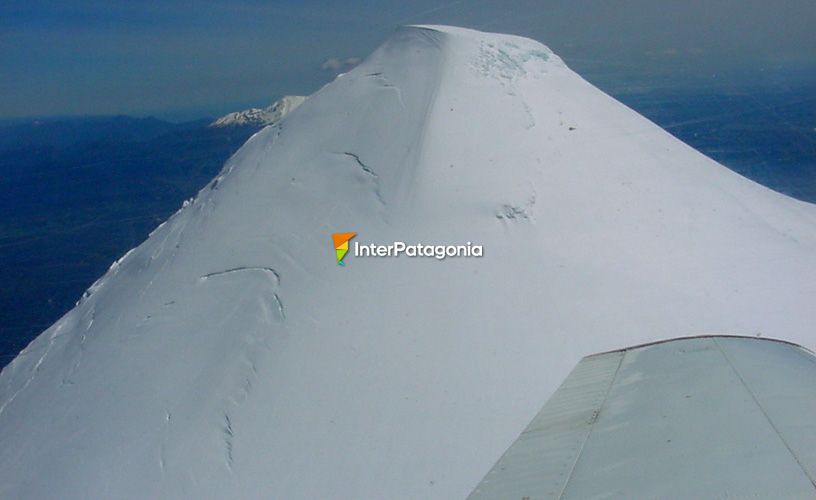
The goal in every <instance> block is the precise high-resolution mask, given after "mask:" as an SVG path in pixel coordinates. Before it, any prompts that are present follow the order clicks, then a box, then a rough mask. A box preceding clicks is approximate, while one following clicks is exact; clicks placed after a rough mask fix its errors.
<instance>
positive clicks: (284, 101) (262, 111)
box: [210, 95, 306, 127]
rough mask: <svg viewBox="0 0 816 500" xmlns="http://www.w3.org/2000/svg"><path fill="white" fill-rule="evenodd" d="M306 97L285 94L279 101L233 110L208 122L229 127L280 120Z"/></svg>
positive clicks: (263, 123)
mask: <svg viewBox="0 0 816 500" xmlns="http://www.w3.org/2000/svg"><path fill="white" fill-rule="evenodd" d="M305 100H306V97H304V96H302V95H287V96H284V97H283V98H281V99H280V100H279V101H275V103H273V104H272V105H271V106H269V107H266V108H249V109H245V110H243V111H235V112H234V113H229V114H226V115H224V116H222V117H221V118H219V119H217V120H215V121H214V122H212V123H210V127H231V126H236V125H259V126H266V125H272V124H273V123H275V122H277V121H279V120H281V119H282V118H283V117H284V116H286V115H288V114H289V113H291V112H292V111H294V109H295V108H297V107H298V106H300V105H301V104H302V103H303V101H305Z"/></svg>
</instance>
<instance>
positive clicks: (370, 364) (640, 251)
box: [0, 26, 816, 499]
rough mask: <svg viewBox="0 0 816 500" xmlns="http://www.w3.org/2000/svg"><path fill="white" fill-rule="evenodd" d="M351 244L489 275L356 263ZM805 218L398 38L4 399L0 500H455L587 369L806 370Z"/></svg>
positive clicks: (698, 162)
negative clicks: (751, 359)
mask: <svg viewBox="0 0 816 500" xmlns="http://www.w3.org/2000/svg"><path fill="white" fill-rule="evenodd" d="M349 231H356V232H358V233H359V235H358V236H357V239H356V240H354V241H359V242H360V243H382V244H386V243H390V242H393V241H395V240H400V241H406V242H409V243H413V242H421V243H427V244H464V243H465V242H467V241H471V242H473V243H476V244H481V245H483V246H484V256H483V257H482V258H452V259H446V260H444V261H437V260H436V259H427V258H414V259H411V258H367V259H362V258H358V259H355V258H354V257H353V256H352V255H349V256H347V257H346V259H345V260H346V266H345V267H341V266H338V265H337V263H336V260H335V251H334V248H333V245H332V241H331V233H334V232H349ZM814 304H816V206H814V205H810V204H807V203H802V202H799V201H796V200H793V199H791V198H788V197H785V196H783V195H781V194H778V193H775V192H773V191H771V190H768V189H766V188H764V187H762V186H760V185H758V184H755V183H753V182H751V181H749V180H746V179H745V178H743V177H740V176H739V175H737V174H735V173H733V172H732V171H730V170H728V169H727V168H725V167H723V166H721V165H719V164H717V163H716V162H714V161H712V160H710V159H709V158H706V157H705V156H703V155H701V154H700V153H698V152H696V151H694V150H693V149H691V148H690V147H688V146H686V145H685V144H683V143H681V142H679V141H678V140H677V139H675V138H673V137H672V136H671V135H669V134H668V133H666V132H665V131H663V130H661V129H660V128H659V127H657V126H656V125H654V124H653V123H651V122H649V121H648V120H646V119H644V118H643V117H641V116H639V115H638V114H637V113H635V112H633V111H632V110H630V109H628V108H627V107H626V106H623V105H622V104H620V103H618V102H616V101H615V100H614V99H612V98H610V97H609V96H607V95H605V94H604V93H602V92H600V91H599V90H598V89H596V88H594V87H593V86H592V85H590V84H589V83H587V82H586V81H584V80H582V79H581V78H580V77H579V76H578V75H576V74H575V73H573V72H572V71H571V70H570V69H569V68H567V67H566V66H565V65H564V64H563V62H562V61H561V60H560V59H559V58H558V57H557V56H556V55H554V54H553V53H552V52H551V51H550V50H549V49H547V48H546V47H544V46H543V45H541V44H539V43H538V42H535V41H532V40H528V39H525V38H519V37H515V36H508V35H497V34H488V33H480V32H476V31H471V30H465V29H459V28H449V27H437V26H417V27H408V28H403V29H400V30H398V31H397V32H396V33H395V34H394V35H393V36H392V37H391V38H390V39H389V40H388V41H386V42H385V43H384V44H383V45H382V46H381V47H380V48H379V49H378V50H377V51H376V52H374V53H373V54H372V55H371V56H370V57H368V59H366V60H365V61H364V62H363V63H362V64H361V65H359V66H358V67H356V68H355V69H354V70H352V71H351V72H349V73H347V74H345V75H343V76H341V77H339V78H337V79H336V80H335V81H334V82H332V83H331V84H329V85H327V86H326V87H324V88H323V89H321V90H320V91H318V92H317V93H316V94H314V95H312V96H310V97H309V98H308V99H307V100H306V102H305V103H304V104H303V105H302V106H300V107H299V108H298V109H297V110H295V111H294V112H292V113H291V114H290V115H288V116H287V117H286V119H284V120H283V121H281V122H279V123H278V124H277V125H275V126H272V127H267V128H265V129H264V130H263V131H261V132H259V133H258V134H256V135H255V136H253V137H252V138H251V139H250V140H249V141H248V142H247V143H246V145H244V147H243V148H241V150H240V151H239V152H238V153H236V154H235V156H234V157H233V158H232V159H231V160H229V162H228V163H227V164H226V166H225V167H224V170H223V172H222V173H221V174H220V175H219V176H218V177H217V178H216V179H215V180H214V181H213V182H212V183H211V184H210V185H208V186H207V187H206V188H205V189H203V190H202V191H201V192H200V193H199V195H198V196H197V197H196V199H194V200H192V201H191V202H189V203H185V206H184V208H183V209H182V210H180V211H179V212H178V213H177V214H175V215H174V216H173V217H171V218H170V219H169V220H168V221H167V222H166V223H165V224H163V225H162V226H160V227H159V228H158V229H157V230H156V231H155V232H154V233H153V234H152V235H151V236H150V238H149V239H148V240H147V241H145V242H144V243H143V244H142V245H140V246H139V247H138V248H136V249H135V250H133V251H131V252H129V253H128V254H127V255H126V256H125V257H123V258H122V259H121V260H120V261H118V262H117V263H116V264H114V265H113V266H112V267H111V269H110V271H109V272H108V273H107V274H106V275H105V276H104V277H103V278H101V279H100V280H99V281H98V282H97V283H96V284H95V285H94V286H93V287H91V289H90V290H89V291H88V293H87V294H86V296H85V297H84V298H83V299H82V300H81V301H80V303H79V304H78V305H77V307H76V308H75V309H73V310H72V311H71V312H69V313H68V314H66V315H65V316H64V317H63V318H62V319H60V320H59V321H58V322H57V323H55V324H54V325H53V326H52V327H51V328H49V329H48V330H46V331H45V332H44V333H42V334H41V335H40V336H39V337H38V338H37V339H36V340H35V341H33V342H32V343H31V345H29V346H28V347H27V348H26V349H25V350H24V351H23V352H22V353H20V355H19V356H18V357H17V358H16V359H15V360H14V361H13V362H12V363H11V364H10V365H9V366H7V367H6V368H5V369H4V370H3V372H2V375H0V498H23V499H28V498H31V499H44V498H61V499H62V498H77V499H80V498H82V499H85V498H139V499H143V498H156V499H158V498H197V499H198V498H276V499H315V498H321V499H322V498H332V499H402V498H405V499H418V498H422V499H437V498H438V499H455V498H464V497H466V496H467V495H468V494H469V493H470V492H471V491H472V490H473V488H474V487H475V486H476V485H477V484H478V483H479V481H480V480H481V478H482V477H483V476H484V475H485V474H486V473H487V471H488V470H490V468H491V467H492V466H493V464H494V463H495V462H496V460H497V459H498V458H499V457H500V456H501V454H502V453H503V452H504V451H505V450H506V449H507V447H508V446H509V445H510V444H511V443H512V442H513V441H514V440H515V439H516V438H517V437H518V435H519V433H520V432H521V431H522V430H523V429H524V428H525V427H526V426H527V424H528V423H529V422H530V420H531V419H532V418H533V416H535V414H536V413H537V412H538V410H539V409H540V408H541V407H542V405H543V404H544V402H545V401H546V400H547V398H548V397H549V396H550V395H551V394H552V393H553V391H554V390H555V389H556V388H557V387H558V386H559V385H560V384H561V382H562V381H563V380H564V378H565V377H566V376H567V374H568V373H569V372H570V370H571V369H572V368H573V367H574V366H575V364H576V363H577V362H578V361H579V360H580V359H581V357H583V356H585V355H588V354H592V353H597V352H601V351H606V350H611V349H617V348H621V347H624V346H628V345H634V344H639V343H644V342H649V341H653V340H658V339H665V338H671V337H677V336H683V335H694V334H701V333H713V332H725V333H730V334H744V335H750V336H754V335H761V336H763V337H774V338H780V339H785V340H788V341H792V342H796V343H798V344H801V345H803V346H805V347H807V348H809V349H815V348H816V329H814V325H816V307H814Z"/></svg>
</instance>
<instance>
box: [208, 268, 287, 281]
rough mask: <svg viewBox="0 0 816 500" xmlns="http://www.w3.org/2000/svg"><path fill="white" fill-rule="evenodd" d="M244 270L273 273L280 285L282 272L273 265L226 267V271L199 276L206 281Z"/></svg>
mask: <svg viewBox="0 0 816 500" xmlns="http://www.w3.org/2000/svg"><path fill="white" fill-rule="evenodd" d="M242 271H262V272H267V273H270V274H272V275H273V276H274V277H275V282H276V283H277V284H278V285H280V281H281V277H280V273H278V271H276V270H275V269H273V268H271V267H262V266H246V267H234V268H232V269H226V270H224V271H216V272H213V273H209V274H205V275H203V276H201V278H199V279H200V280H201V281H206V280H208V279H210V278H214V277H216V276H223V275H225V274H231V273H237V272H242Z"/></svg>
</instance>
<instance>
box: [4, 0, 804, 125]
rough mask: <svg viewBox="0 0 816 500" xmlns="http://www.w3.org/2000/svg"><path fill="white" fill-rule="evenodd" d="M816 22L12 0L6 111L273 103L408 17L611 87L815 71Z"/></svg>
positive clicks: (669, 9) (740, 6)
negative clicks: (534, 44)
mask: <svg viewBox="0 0 816 500" xmlns="http://www.w3.org/2000/svg"><path fill="white" fill-rule="evenodd" d="M814 18H816V2H813V1H812V0H788V1H785V2H767V1H765V0H761V1H760V0H721V1H719V2H710V1H702V0H692V1H688V0H685V1H680V0H663V1H659V2H656V1H654V0H629V1H627V2H598V1H589V0H574V1H571V2H559V1H540V0H539V1H534V0H504V1H501V0H472V1H454V2H432V1H424V0H418V1H416V2H410V3H406V2H395V1H393V0H381V1H378V2H342V1H331V0H322V1H319V2H318V1H301V2H293V1H282V2H274V3H269V2H262V1H260V0H235V1H230V2H228V1H226V0H203V1H200V2H196V4H195V6H191V5H190V2H186V1H179V0H166V1H164V2H161V3H150V4H147V3H142V2H128V1H124V0H109V1H101V0H76V1H72V2H60V1H57V0H26V1H22V0H6V1H5V2H3V3H2V5H0V67H2V68H3V70H2V71H1V72H0V117H14V116H32V115H55V114H102V113H107V114H109V113H132V114H147V113H159V114H162V113H163V114H167V113H170V112H171V111H173V112H181V111H183V112H185V113H189V114H191V115H193V114H195V113H198V114H202V113H205V112H206V113H210V114H218V113H221V112H225V111H229V110H232V109H236V108H238V107H241V106H244V107H246V106H249V105H261V104H266V103H269V102H271V101H272V100H273V99H274V98H275V97H277V96H280V95H283V94H308V93H310V92H313V91H314V90H316V89H317V88H319V87H320V86H321V85H323V84H324V83H325V82H326V81H327V80H328V79H329V78H330V77H331V76H330V75H328V74H327V73H330V72H337V71H344V70H346V69H347V68H348V67H350V66H352V65H353V64H352V63H350V62H349V60H350V59H351V60H352V61H353V60H354V59H355V58H350V57H349V56H351V55H367V54H369V53H370V52H371V51H372V50H374V49H375V48H376V47H377V46H378V45H379V44H380V43H381V42H382V41H383V40H384V39H385V38H386V37H387V36H388V35H389V34H390V33H391V32H392V31H393V30H394V29H395V28H396V27H397V26H398V25H400V24H413V23H440V24H454V25H460V26H467V27H472V28H477V29H484V30H489V31H502V32H508V33H515V34H520V35H524V36H529V37H532V38H535V39H537V40H540V41H542V42H544V43H545V44H547V45H549V46H550V47H551V48H552V49H554V50H555V51H556V52H557V53H559V55H561V56H562V57H563V58H564V59H565V60H566V62H567V63H568V64H569V65H570V66H572V67H573V68H574V69H576V70H577V71H579V72H581V73H582V74H584V75H585V76H587V77H588V78H589V79H590V80H591V81H593V82H594V83H598V84H600V85H602V86H603V85H607V84H609V85H614V84H615V82H616V81H626V80H627V79H632V78H639V77H641V76H643V75H647V76H648V75H657V74H666V75H669V76H670V77H672V76H673V75H683V76H688V75H689V74H691V73H704V72H709V73H715V72H723V71H731V70H734V71H740V72H743V73H744V74H746V75H750V74H752V72H756V71H760V70H761V71H786V70H797V71H799V70H801V69H802V68H805V69H806V70H809V71H813V70H814V68H816V56H814V54H816V30H814V29H813V19H814ZM649 54H651V55H649ZM185 110H186V111H185Z"/></svg>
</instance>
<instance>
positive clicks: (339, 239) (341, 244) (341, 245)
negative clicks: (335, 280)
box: [332, 233, 357, 266]
mask: <svg viewBox="0 0 816 500" xmlns="http://www.w3.org/2000/svg"><path fill="white" fill-rule="evenodd" d="M355 236H357V233H334V234H332V241H333V242H334V251H335V252H336V254H337V264H338V265H341V266H345V265H346V264H345V263H344V262H343V257H345V256H346V254H347V253H348V251H349V240H351V239H352V238H354V237H355Z"/></svg>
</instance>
